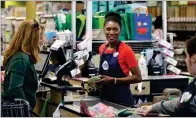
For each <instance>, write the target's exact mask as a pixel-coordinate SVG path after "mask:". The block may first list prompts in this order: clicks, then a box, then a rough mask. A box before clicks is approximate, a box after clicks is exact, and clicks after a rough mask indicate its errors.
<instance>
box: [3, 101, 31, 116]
mask: <svg viewBox="0 0 196 118" xmlns="http://www.w3.org/2000/svg"><path fill="white" fill-rule="evenodd" d="M30 116H31V112H30V105H29V102H28V101H26V100H23V99H13V100H7V99H6V100H5V99H2V100H1V117H30Z"/></svg>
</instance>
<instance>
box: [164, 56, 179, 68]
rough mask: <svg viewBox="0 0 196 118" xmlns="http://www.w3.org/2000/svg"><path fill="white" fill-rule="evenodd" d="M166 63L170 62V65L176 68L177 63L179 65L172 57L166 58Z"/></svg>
mask: <svg viewBox="0 0 196 118" xmlns="http://www.w3.org/2000/svg"><path fill="white" fill-rule="evenodd" d="M165 61H166V62H168V63H170V64H172V65H174V66H176V65H177V63H178V62H177V61H176V60H175V59H173V58H171V57H166V58H165Z"/></svg>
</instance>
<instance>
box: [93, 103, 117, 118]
mask: <svg viewBox="0 0 196 118" xmlns="http://www.w3.org/2000/svg"><path fill="white" fill-rule="evenodd" d="M89 112H90V114H91V116H92V117H104V118H108V117H115V116H116V114H117V110H116V109H114V108H113V107H110V106H107V105H105V104H103V103H98V104H96V105H95V106H93V107H90V108H89Z"/></svg>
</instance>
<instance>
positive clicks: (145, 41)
mask: <svg viewBox="0 0 196 118" xmlns="http://www.w3.org/2000/svg"><path fill="white" fill-rule="evenodd" d="M92 42H93V43H106V42H107V41H106V40H99V41H98V40H93V41H92ZM122 42H124V43H153V42H157V41H156V40H129V41H122Z"/></svg>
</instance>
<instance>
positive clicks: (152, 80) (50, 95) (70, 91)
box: [34, 53, 189, 117]
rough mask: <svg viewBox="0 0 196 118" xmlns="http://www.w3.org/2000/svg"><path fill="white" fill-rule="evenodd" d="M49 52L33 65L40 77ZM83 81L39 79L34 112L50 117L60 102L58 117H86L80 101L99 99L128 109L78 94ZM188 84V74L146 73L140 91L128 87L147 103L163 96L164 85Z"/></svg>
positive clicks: (181, 88) (98, 101)
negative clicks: (67, 84)
mask: <svg viewBox="0 0 196 118" xmlns="http://www.w3.org/2000/svg"><path fill="white" fill-rule="evenodd" d="M50 55H51V53H42V56H41V58H42V62H40V63H38V65H36V66H35V67H36V70H37V72H38V73H39V77H40V78H43V75H44V73H45V70H46V65H47V64H48V63H49V59H50V58H49V57H50ZM59 73H60V71H59ZM61 75H62V74H61ZM57 78H58V77H57ZM86 82H87V79H77V78H75V79H74V78H72V79H70V80H69V83H70V84H72V86H63V85H58V84H49V83H45V82H42V81H40V85H39V90H38V91H37V98H36V106H35V108H34V112H35V113H36V114H37V115H38V116H42V117H52V116H53V113H54V111H55V110H56V108H57V106H58V105H59V104H60V103H62V104H63V106H60V108H59V111H60V114H61V117H80V116H87V115H85V114H82V113H81V112H80V101H81V100H83V101H84V102H85V103H87V105H88V106H93V105H96V104H97V103H100V102H101V103H104V104H105V105H107V106H111V107H113V108H115V109H117V110H121V109H127V107H125V106H122V105H118V104H115V103H111V102H109V101H103V100H100V99H99V98H96V97H92V96H88V94H87V93H82V94H81V90H84V89H85V88H86V87H87V84H85V83H86ZM188 83H189V77H188V76H180V75H164V76H148V77H147V78H145V79H144V80H142V91H140V92H139V91H138V89H137V88H138V84H132V85H131V88H130V89H131V91H132V94H133V96H134V98H136V99H138V98H142V97H146V98H147V99H148V101H149V102H153V97H154V96H160V95H162V93H163V90H164V89H165V88H177V89H179V90H181V91H184V89H185V88H186V87H187V86H188ZM129 109H132V110H133V111H134V110H136V109H135V108H129ZM160 115H161V114H160ZM131 116H138V117H140V115H137V114H134V113H133V114H132V115H131Z"/></svg>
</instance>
